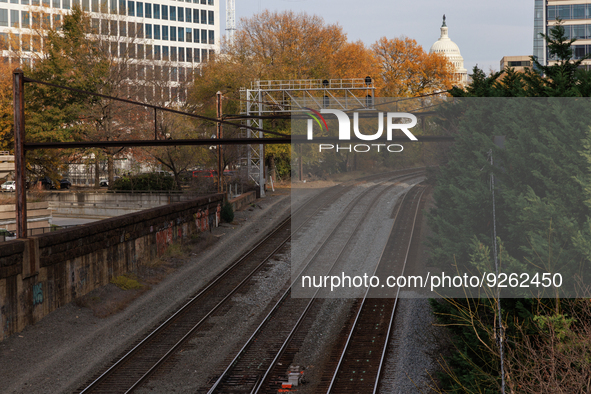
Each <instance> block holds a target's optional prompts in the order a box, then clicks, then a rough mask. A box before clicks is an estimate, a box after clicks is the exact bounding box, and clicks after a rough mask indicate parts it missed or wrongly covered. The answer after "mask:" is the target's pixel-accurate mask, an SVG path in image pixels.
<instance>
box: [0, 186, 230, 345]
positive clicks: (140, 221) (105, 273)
mask: <svg viewBox="0 0 591 394" xmlns="http://www.w3.org/2000/svg"><path fill="white" fill-rule="evenodd" d="M222 201H223V195H221V194H216V195H211V196H207V197H202V198H199V199H196V200H193V201H187V202H179V203H176V204H171V205H167V206H163V207H158V208H153V209H148V210H144V211H142V212H139V213H133V214H128V215H124V216H120V217H116V218H111V219H106V220H102V221H99V222H95V223H90V224H86V225H84V226H78V227H75V228H72V229H66V230H61V231H58V232H54V233H49V234H44V235H40V236H36V237H30V238H28V239H24V240H22V239H17V240H14V241H8V242H4V243H2V244H0V340H3V339H4V338H6V337H8V336H10V335H12V334H14V333H17V332H20V331H21V330H23V329H24V328H25V327H26V326H27V325H30V324H34V323H36V322H38V321H39V320H40V319H41V318H43V317H44V316H45V315H47V314H48V313H50V312H51V311H53V310H55V309H56V308H58V307H60V306H62V305H65V304H67V303H69V302H71V301H72V300H73V299H75V298H76V297H79V296H82V295H84V294H86V293H88V292H89V291H91V290H94V289H96V288H97V287H99V286H103V285H106V284H108V283H109V281H110V280H111V278H113V277H115V276H118V275H121V274H123V273H126V272H129V271H133V270H134V269H136V268H137V267H138V266H139V265H141V264H144V263H145V262H147V261H149V260H150V259H152V258H154V257H155V256H158V255H161V254H162V253H164V252H165V251H166V248H167V247H168V246H169V245H170V244H171V243H172V242H174V241H177V240H179V241H182V240H183V239H186V238H187V237H190V236H191V235H192V234H193V233H195V232H199V231H207V230H208V229H209V227H210V226H217V224H218V223H219V220H220V210H221V205H222Z"/></svg>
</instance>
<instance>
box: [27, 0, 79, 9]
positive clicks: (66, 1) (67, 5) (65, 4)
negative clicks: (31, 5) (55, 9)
mask: <svg viewBox="0 0 591 394" xmlns="http://www.w3.org/2000/svg"><path fill="white" fill-rule="evenodd" d="M27 4H28V0H27ZM62 8H63V9H64V10H69V9H70V0H63V2H62Z"/></svg>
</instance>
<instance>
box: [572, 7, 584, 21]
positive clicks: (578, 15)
mask: <svg viewBox="0 0 591 394" xmlns="http://www.w3.org/2000/svg"><path fill="white" fill-rule="evenodd" d="M586 8H587V7H586V5H585V4H574V5H573V19H585V9H586Z"/></svg>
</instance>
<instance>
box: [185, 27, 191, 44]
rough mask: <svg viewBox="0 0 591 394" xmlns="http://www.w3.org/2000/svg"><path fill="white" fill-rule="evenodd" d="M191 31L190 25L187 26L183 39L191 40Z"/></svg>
mask: <svg viewBox="0 0 591 394" xmlns="http://www.w3.org/2000/svg"><path fill="white" fill-rule="evenodd" d="M192 31H193V30H192V29H191V28H190V27H188V28H186V29H185V35H186V36H185V41H187V42H191V41H193V38H192V37H191V32H192Z"/></svg>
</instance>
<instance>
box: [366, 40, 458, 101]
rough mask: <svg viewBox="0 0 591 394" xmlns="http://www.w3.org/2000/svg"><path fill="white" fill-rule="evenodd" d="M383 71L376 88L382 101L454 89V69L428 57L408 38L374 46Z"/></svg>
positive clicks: (442, 59)
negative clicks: (388, 98)
mask: <svg viewBox="0 0 591 394" xmlns="http://www.w3.org/2000/svg"><path fill="white" fill-rule="evenodd" d="M371 49H372V51H373V54H374V56H375V59H376V62H377V63H378V67H379V69H380V73H379V76H378V77H377V78H376V79H377V81H376V84H377V85H378V87H379V88H381V89H380V93H381V94H380V95H381V96H383V97H413V96H418V95H422V94H427V93H432V92H436V91H440V90H448V89H451V88H452V86H453V65H452V64H451V63H450V62H449V60H448V59H447V58H446V57H445V56H444V55H440V54H437V53H427V52H425V51H424V50H423V48H422V47H421V46H420V45H418V44H417V42H416V41H415V40H413V39H412V38H408V37H402V38H392V39H388V38H386V37H382V38H380V39H379V40H378V41H377V42H376V43H375V44H373V45H372V46H371Z"/></svg>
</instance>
